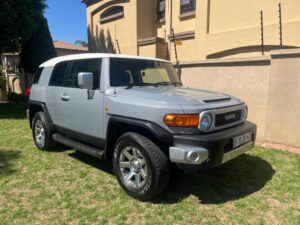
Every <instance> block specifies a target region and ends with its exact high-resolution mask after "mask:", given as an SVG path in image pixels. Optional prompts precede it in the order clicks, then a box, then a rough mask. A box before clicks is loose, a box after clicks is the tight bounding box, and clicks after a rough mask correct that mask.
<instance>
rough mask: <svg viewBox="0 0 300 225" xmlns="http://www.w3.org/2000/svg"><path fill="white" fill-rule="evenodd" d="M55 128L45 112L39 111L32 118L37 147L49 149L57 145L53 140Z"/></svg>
mask: <svg viewBox="0 0 300 225" xmlns="http://www.w3.org/2000/svg"><path fill="white" fill-rule="evenodd" d="M52 134H53V129H51V125H50V124H49V122H48V121H47V118H46V116H45V113H44V112H37V113H36V114H35V115H34V117H33V120H32V137H33V140H34V143H35V145H36V147H37V148H38V149H40V150H44V151H49V150H53V149H54V148H56V147H57V143H56V142H55V141H53V140H52Z"/></svg>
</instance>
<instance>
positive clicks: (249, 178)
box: [0, 104, 300, 225]
mask: <svg viewBox="0 0 300 225" xmlns="http://www.w3.org/2000/svg"><path fill="white" fill-rule="evenodd" d="M24 111H25V109H24V105H22V104H19V105H18V104H0V224H9V225H11V224H22V225H23V224H300V155H297V154H292V153H288V152H283V151H278V150H274V149H265V148H260V147H256V148H255V149H254V150H253V151H251V152H250V153H248V154H245V155H242V156H240V157H239V158H237V159H234V160H232V161H230V162H228V163H227V164H225V165H223V166H222V167H220V168H217V169H213V170H210V171H202V172H198V173H197V174H194V175H189V176H187V175H184V174H183V173H181V172H179V171H175V172H173V175H172V176H173V177H172V182H171V184H170V187H169V188H168V189H167V191H166V193H165V194H164V195H163V196H161V197H160V198H159V199H157V200H155V201H154V202H146V203H143V202H139V201H137V200H134V199H132V198H130V197H128V196H127V195H126V194H125V193H124V192H123V190H122V189H121V188H120V187H119V185H118V183H117V181H116V179H115V177H114V176H113V174H112V170H111V166H110V164H109V163H108V162H106V161H101V160H97V159H93V158H91V157H89V156H86V155H84V154H81V153H78V152H76V151H74V150H64V151H63V150H60V151H59V150H57V151H55V152H42V151H39V150H37V149H36V148H35V146H34V144H33V141H32V138H31V130H30V128H29V126H28V121H27V119H26V118H25V112H24Z"/></svg>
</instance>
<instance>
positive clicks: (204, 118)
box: [199, 112, 212, 131]
mask: <svg viewBox="0 0 300 225" xmlns="http://www.w3.org/2000/svg"><path fill="white" fill-rule="evenodd" d="M211 125H212V117H211V114H210V113H208V112H202V113H201V114H200V123H199V129H200V130H203V131H207V130H208V129H209V128H210V127H211Z"/></svg>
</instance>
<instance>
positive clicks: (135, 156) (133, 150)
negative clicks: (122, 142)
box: [132, 148, 138, 158]
mask: <svg viewBox="0 0 300 225" xmlns="http://www.w3.org/2000/svg"><path fill="white" fill-rule="evenodd" d="M132 154H133V157H134V158H137V157H138V156H137V150H136V148H132Z"/></svg>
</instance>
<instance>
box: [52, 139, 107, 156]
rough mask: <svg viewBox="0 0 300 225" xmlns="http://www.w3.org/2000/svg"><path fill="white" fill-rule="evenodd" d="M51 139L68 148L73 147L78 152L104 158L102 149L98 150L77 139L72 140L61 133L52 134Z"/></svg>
mask: <svg viewBox="0 0 300 225" xmlns="http://www.w3.org/2000/svg"><path fill="white" fill-rule="evenodd" d="M52 139H53V140H54V141H56V142H58V143H60V144H63V145H66V146H68V147H70V148H74V149H76V150H78V151H80V152H83V153H86V154H88V155H90V156H93V157H95V158H98V159H103V158H104V150H99V149H97V148H94V147H91V146H88V145H86V144H83V143H81V142H78V141H74V140H72V139H70V138H66V137H64V136H62V135H61V134H53V135H52Z"/></svg>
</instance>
